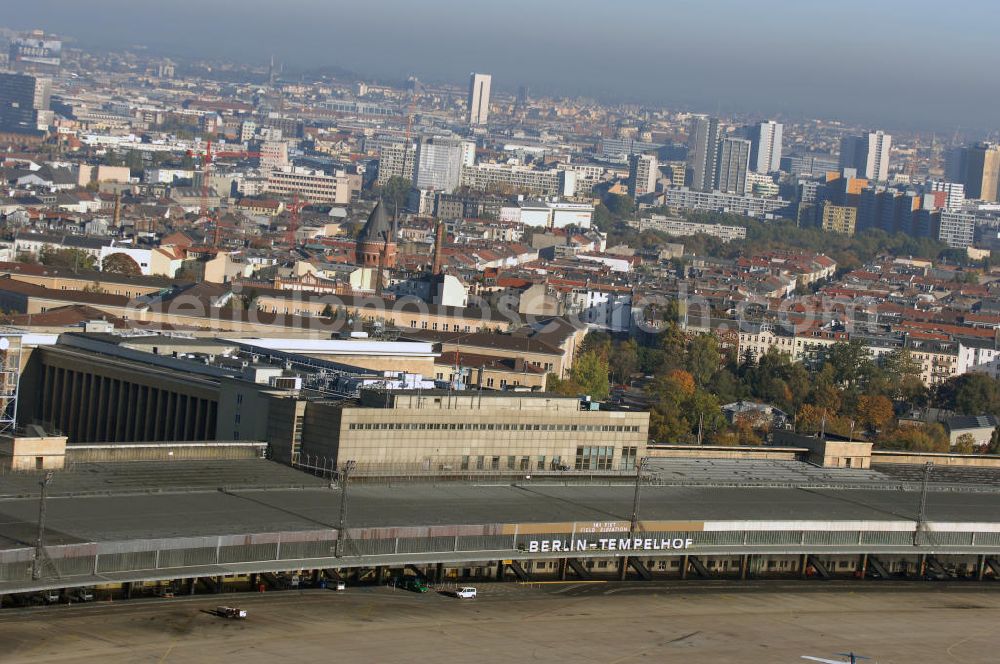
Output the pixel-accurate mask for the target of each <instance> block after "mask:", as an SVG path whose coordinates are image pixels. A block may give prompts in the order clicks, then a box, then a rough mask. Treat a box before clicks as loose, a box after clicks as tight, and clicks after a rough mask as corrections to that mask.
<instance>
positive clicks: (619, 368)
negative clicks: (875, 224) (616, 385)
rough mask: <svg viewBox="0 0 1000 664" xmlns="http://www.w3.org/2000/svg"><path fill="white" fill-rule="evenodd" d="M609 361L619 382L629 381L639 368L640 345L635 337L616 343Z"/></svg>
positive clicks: (612, 371)
mask: <svg viewBox="0 0 1000 664" xmlns="http://www.w3.org/2000/svg"><path fill="white" fill-rule="evenodd" d="M608 363H609V364H610V365H611V373H612V374H614V375H615V376H616V377H617V378H618V382H620V383H625V382H627V381H628V379H629V378H630V377H631V376H632V375H633V374H634V373H635V372H636V371H638V370H639V345H638V344H637V343H636V342H635V340H634V339H628V340H627V341H623V342H622V343H619V344H615V345H614V346H613V347H612V348H611V353H610V354H609V355H608Z"/></svg>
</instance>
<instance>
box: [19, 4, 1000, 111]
mask: <svg viewBox="0 0 1000 664" xmlns="http://www.w3.org/2000/svg"><path fill="white" fill-rule="evenodd" d="M522 4H523V5H524V7H523V9H525V11H528V10H529V9H530V12H531V14H532V15H534V16H536V17H537V18H538V19H539V20H536V21H531V22H527V23H525V22H523V21H521V20H520V19H519V18H518V17H520V16H522V15H523V13H522V12H521V11H520V9H521V5H522ZM585 4H586V5H588V6H589V5H594V7H593V8H594V9H595V10H596V9H598V6H597V5H596V3H593V2H589V1H588V2H587V3H585ZM95 5H96V6H95ZM853 7H856V8H857V9H858V11H852V8H853ZM928 7H929V5H927V4H926V3H923V2H917V3H906V4H903V3H901V2H898V1H896V0H892V1H891V2H886V3H881V4H880V5H879V6H869V5H861V3H860V2H857V1H856V0H849V1H848V2H847V3H840V4H839V5H837V7H836V10H834V8H824V7H808V8H805V7H801V6H799V5H797V4H793V3H790V2H787V1H785V0H767V1H765V2H763V3H756V4H754V5H753V6H752V7H746V6H742V5H741V4H740V3H737V2H734V1H733V0H724V1H723V2H721V3H716V5H715V6H713V7H712V8H711V9H709V8H705V7H698V6H693V5H689V4H687V3H673V4H672V5H670V6H667V7H661V6H660V5H659V4H654V3H650V2H646V1H645V0H633V1H632V2H628V3H625V4H624V5H620V6H619V7H618V8H617V11H618V15H617V16H618V17H619V18H620V19H621V20H620V23H621V24H622V25H623V26H627V30H625V29H615V28H613V27H610V24H609V22H608V21H606V20H599V19H598V17H600V16H601V14H600V13H599V12H596V11H595V12H589V11H573V12H566V11H565V9H566V7H565V6H564V4H563V3H550V4H549V5H547V6H545V7H535V6H531V7H529V6H527V4H526V3H523V2H522V0H516V1H515V2H514V3H513V4H512V5H511V4H507V5H505V6H504V7H503V8H498V7H478V8H475V9H471V10H468V11H466V12H463V13H460V14H458V13H455V12H454V11H449V8H447V7H446V6H445V4H444V3H441V2H440V0H431V2H430V5H429V6H428V7H427V8H426V10H424V11H422V12H421V13H420V14H419V15H417V16H409V15H407V14H406V9H407V5H406V4H405V3H401V2H399V1H398V0H390V1H389V2H386V3H382V4H381V6H380V8H379V12H378V13H375V12H373V11H372V10H371V9H370V8H365V7H359V6H354V5H350V4H345V3H340V2H335V3H318V2H315V0H293V1H292V2H290V3H285V4H283V5H282V6H281V7H280V8H279V7H275V6H272V5H270V4H269V3H262V2H258V1H256V0H251V1H250V2H244V3H240V10H241V11H240V14H239V15H238V16H237V15H235V14H234V13H233V11H232V9H233V6H232V5H231V3H229V2H225V1H222V0H212V1H209V2H202V3H197V4H195V3H193V2H190V1H189V0H181V1H180V2H178V3H177V4H176V5H175V8H176V11H175V12H173V13H168V14H164V13H162V12H159V11H157V12H155V13H154V11H153V10H152V8H149V7H143V6H133V3H125V2H122V1H121V0H103V1H101V2H97V3H91V4H89V5H87V6H84V7H82V6H78V5H77V4H76V3H70V2H66V1H65V0H42V1H41V2H37V3H34V4H33V5H31V6H19V7H17V8H15V9H13V10H12V11H9V12H8V14H7V17H6V23H7V24H8V25H9V27H11V28H15V29H29V28H34V27H40V28H44V29H46V30H50V31H52V32H56V33H60V34H63V35H66V36H68V37H71V38H73V39H75V40H77V41H78V43H79V44H80V45H83V46H87V47H94V46H102V47H105V48H108V49H116V48H123V47H126V46H130V45H135V44H141V45H143V46H147V47H148V48H149V49H150V51H151V52H162V53H164V54H167V55H170V54H175V55H176V54H184V55H186V56H188V57H192V58H198V57H204V58H229V59H234V60H238V61H241V62H246V63H255V64H256V63H265V62H266V61H267V60H268V58H269V57H270V55H271V53H272V52H273V53H274V54H275V56H276V57H277V58H278V59H279V60H280V61H282V62H285V63H287V64H288V65H289V67H292V68H296V69H315V68H320V67H330V66H337V67H342V68H344V69H347V70H351V71H354V72H357V73H358V74H359V75H361V76H365V77H376V78H381V79H394V80H397V79H398V80H402V79H405V78H406V76H408V75H410V74H415V75H417V76H419V77H421V78H426V79H428V80H442V81H451V82H455V83H460V82H461V81H462V80H463V79H467V76H468V72H469V71H486V72H490V73H491V74H493V76H494V78H495V79H496V87H497V88H499V89H501V90H507V91H511V92H513V91H515V90H516V89H517V87H518V86H520V85H527V86H529V87H530V88H531V89H532V90H536V91H538V92H540V93H546V94H556V95H570V96H589V97H594V98H595V99H598V100H601V101H609V100H618V101H622V102H637V103H651V104H652V103H656V104H663V105H666V106H671V107H682V108H689V109H691V110H695V111H701V112H716V113H746V114H752V115H759V116H761V117H764V116H803V117H805V116H808V117H823V118H836V119H842V120H844V121H849V122H855V123H862V124H872V125H875V124H886V125H889V126H890V127H892V128H894V129H897V128H898V129H925V130H936V131H954V130H956V129H958V128H963V129H976V130H982V131H989V130H992V129H993V126H992V122H993V120H992V117H991V115H990V113H989V109H991V108H992V107H995V106H996V104H997V102H998V101H1000V93H997V92H995V91H992V90H990V89H989V86H987V85H985V84H984V82H983V81H980V80H978V79H976V78H975V76H974V72H972V71H970V70H969V69H968V67H966V66H964V64H963V63H967V62H970V61H975V62H976V63H977V65H978V66H979V67H981V68H982V69H983V70H989V69H990V68H991V67H993V66H995V65H998V64H1000V53H997V52H996V49H994V48H992V46H991V43H990V35H989V33H988V31H987V30H986V29H985V26H986V25H988V24H989V23H990V21H988V20H981V21H977V22H975V23H970V22H968V21H967V17H968V16H970V15H972V14H971V11H972V10H976V14H975V15H977V16H979V17H980V18H984V17H983V11H984V10H985V11H986V13H989V12H990V11H991V10H992V11H994V12H995V11H996V10H995V9H992V8H991V7H990V6H989V5H984V4H983V3H978V2H971V1H969V0H960V2H958V3H957V4H956V5H953V6H952V11H950V12H948V13H946V14H943V15H942V14H941V13H937V14H935V15H934V21H933V22H931V21H927V20H925V18H922V17H925V13H924V11H923V10H924V9H925V8H928ZM97 9H105V10H108V11H104V12H101V14H102V15H103V17H102V20H101V21H100V22H99V23H98V22H94V21H92V20H90V17H91V16H92V15H93V14H94V12H95V11H96V10H97ZM436 9H440V11H435V10H436ZM189 10H190V11H189ZM901 10H903V11H901ZM192 16H195V17H201V20H192ZM590 16H592V17H593V18H588V17H590ZM716 16H724V17H726V18H727V19H728V20H726V21H723V22H719V21H717V20H716V19H715V18H714V17H716ZM306 17H309V20H302V19H303V18H306ZM404 17H405V20H403V19H404ZM560 20H562V21H564V23H562V24H560V23H559V21H560ZM611 24H613V22H611ZM820 24H822V25H823V26H824V29H823V30H818V29H817V28H816V26H817V25H820ZM560 25H562V26H563V28H566V29H560V27H559V26H560ZM889 25H891V26H893V29H892V30H889V29H887V26H889ZM220 26H226V27H227V30H226V32H228V31H232V32H233V33H238V34H240V35H242V36H243V38H242V39H239V40H229V39H226V40H221V39H218V38H217V35H218V34H219V32H218V30H219V27H220ZM485 26H488V27H489V29H488V30H486V29H483V28H484V27H485ZM359 28H360V29H359ZM568 28H572V29H568ZM373 32H374V34H375V35H376V36H377V39H378V40H379V42H380V46H379V48H378V49H372V48H371V45H372V37H373ZM958 34H961V38H958V37H956V36H955V35H958ZM901 35H902V37H901ZM904 37H905V38H904ZM622 49H628V53H629V61H630V66H629V67H628V68H623V67H622V66H621V64H620V63H621V59H620V58H619V57H615V56H616V54H618V55H620V54H621V53H623V50H622ZM696 49H700V50H696ZM736 56H738V57H736ZM734 58H735V59H734ZM664 62H674V63H676V64H677V66H672V67H666V68H665V67H663V66H662V63H664ZM734 62H739V63H740V66H739V67H735V66H733V63H734ZM878 63H885V64H884V65H882V64H878ZM904 63H905V66H904ZM748 68H750V69H753V70H755V72H756V73H755V75H753V76H748V75H747V74H748V71H747V69H748ZM977 68H978V67H977ZM769 70H770V71H769ZM934 81H938V82H939V83H940V85H945V84H946V85H947V90H948V94H947V95H942V94H936V93H935V92H934V86H928V85H926V83H929V82H934Z"/></svg>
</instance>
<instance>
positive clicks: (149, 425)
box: [142, 386, 160, 441]
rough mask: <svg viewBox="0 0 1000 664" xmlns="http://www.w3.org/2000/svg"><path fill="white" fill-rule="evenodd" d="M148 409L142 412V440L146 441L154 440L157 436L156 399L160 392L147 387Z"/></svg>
mask: <svg viewBox="0 0 1000 664" xmlns="http://www.w3.org/2000/svg"><path fill="white" fill-rule="evenodd" d="M145 389H146V407H145V408H144V409H143V412H142V419H143V423H142V424H143V426H142V439H143V440H145V441H151V440H154V436H155V435H156V398H157V396H158V395H159V392H160V391H159V390H158V389H156V388H155V387H148V386H147V387H146V388H145Z"/></svg>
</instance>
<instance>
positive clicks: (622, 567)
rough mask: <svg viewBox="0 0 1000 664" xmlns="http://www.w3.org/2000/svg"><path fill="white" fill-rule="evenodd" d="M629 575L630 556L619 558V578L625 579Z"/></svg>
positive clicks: (620, 579)
mask: <svg viewBox="0 0 1000 664" xmlns="http://www.w3.org/2000/svg"><path fill="white" fill-rule="evenodd" d="M626 577H628V556H622V557H621V558H619V559H618V580H619V581H624V580H625V579H626Z"/></svg>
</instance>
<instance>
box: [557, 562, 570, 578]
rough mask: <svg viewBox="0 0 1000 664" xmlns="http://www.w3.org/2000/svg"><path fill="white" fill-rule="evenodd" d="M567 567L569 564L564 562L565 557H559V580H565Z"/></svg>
mask: <svg viewBox="0 0 1000 664" xmlns="http://www.w3.org/2000/svg"><path fill="white" fill-rule="evenodd" d="M567 567H569V564H568V563H567V562H566V559H565V558H560V559H559V580H560V581H565V580H566V568H567Z"/></svg>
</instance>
